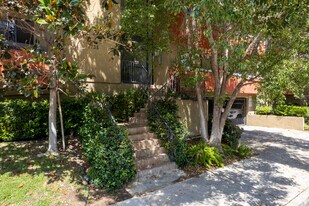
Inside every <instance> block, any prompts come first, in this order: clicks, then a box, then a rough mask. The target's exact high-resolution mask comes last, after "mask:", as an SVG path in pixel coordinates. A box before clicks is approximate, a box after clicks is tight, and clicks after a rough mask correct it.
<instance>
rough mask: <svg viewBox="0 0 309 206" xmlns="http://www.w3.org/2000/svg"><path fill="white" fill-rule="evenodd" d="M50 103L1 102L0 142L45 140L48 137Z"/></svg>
mask: <svg viewBox="0 0 309 206" xmlns="http://www.w3.org/2000/svg"><path fill="white" fill-rule="evenodd" d="M47 117H48V102H47V101H40V102H31V101H28V100H7V101H4V102H0V141H13V140H26V139H37V138H43V137H46V135H47V129H48V127H47V122H48V119H47Z"/></svg>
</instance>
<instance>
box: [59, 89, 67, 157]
mask: <svg viewBox="0 0 309 206" xmlns="http://www.w3.org/2000/svg"><path fill="white" fill-rule="evenodd" d="M57 95H58V109H59V118H60V127H61V136H62V149H63V151H64V150H65V137H64V127H63V116H62V109H61V101H60V94H59V91H58V92H57Z"/></svg>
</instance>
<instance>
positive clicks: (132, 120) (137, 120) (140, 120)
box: [129, 117, 148, 125]
mask: <svg viewBox="0 0 309 206" xmlns="http://www.w3.org/2000/svg"><path fill="white" fill-rule="evenodd" d="M129 122H130V123H131V124H132V123H136V124H144V125H146V124H147V122H148V119H145V118H138V117H131V118H130V120H129Z"/></svg>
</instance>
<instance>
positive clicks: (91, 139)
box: [79, 102, 135, 191]
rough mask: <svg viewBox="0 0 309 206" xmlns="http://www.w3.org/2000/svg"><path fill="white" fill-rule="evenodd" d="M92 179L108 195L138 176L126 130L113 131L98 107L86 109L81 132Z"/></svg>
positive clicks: (94, 105) (92, 106) (108, 120)
mask: <svg viewBox="0 0 309 206" xmlns="http://www.w3.org/2000/svg"><path fill="white" fill-rule="evenodd" d="M79 135H80V137H81V139H82V143H83V150H84V155H85V157H86V158H87V159H88V161H89V163H90V165H91V167H90V169H89V171H88V175H89V177H90V179H91V180H92V181H93V182H94V183H95V184H96V185H97V186H99V187H104V188H106V189H107V190H108V191H112V190H114V189H118V188H121V187H122V186H123V185H124V184H125V183H127V182H129V181H130V180H132V179H133V178H134V176H135V165H134V157H133V154H134V150H133V146H132V144H131V142H130V141H129V139H128V134H127V132H126V130H125V129H124V128H121V127H117V128H116V127H114V125H113V124H112V122H111V120H110V119H109V118H108V114H107V112H106V111H105V110H102V109H101V107H99V106H98V105H97V104H96V103H93V102H92V103H90V104H89V105H88V106H86V108H85V111H84V114H83V124H82V126H81V128H80V130H79Z"/></svg>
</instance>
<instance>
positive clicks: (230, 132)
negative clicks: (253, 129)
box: [222, 119, 243, 149]
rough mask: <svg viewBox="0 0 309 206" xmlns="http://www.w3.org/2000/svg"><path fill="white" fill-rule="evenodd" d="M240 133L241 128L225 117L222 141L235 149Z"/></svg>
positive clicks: (241, 131)
mask: <svg viewBox="0 0 309 206" xmlns="http://www.w3.org/2000/svg"><path fill="white" fill-rule="evenodd" d="M242 133H243V129H241V128H239V127H238V126H237V125H235V124H233V122H232V121H231V120H229V119H227V120H226V122H225V125H224V129H223V135H222V143H223V144H227V145H229V146H230V147H231V148H233V149H236V148H238V146H239V139H240V138H241V134H242Z"/></svg>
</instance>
